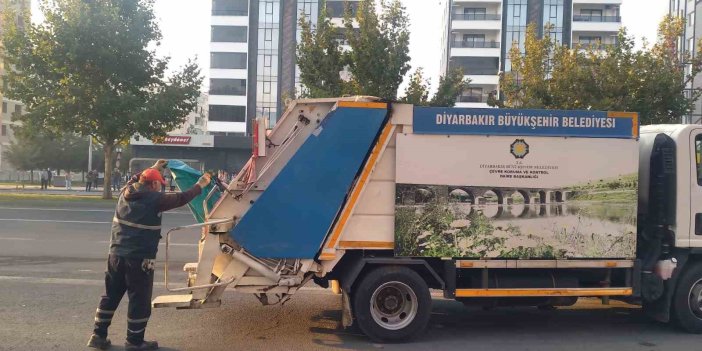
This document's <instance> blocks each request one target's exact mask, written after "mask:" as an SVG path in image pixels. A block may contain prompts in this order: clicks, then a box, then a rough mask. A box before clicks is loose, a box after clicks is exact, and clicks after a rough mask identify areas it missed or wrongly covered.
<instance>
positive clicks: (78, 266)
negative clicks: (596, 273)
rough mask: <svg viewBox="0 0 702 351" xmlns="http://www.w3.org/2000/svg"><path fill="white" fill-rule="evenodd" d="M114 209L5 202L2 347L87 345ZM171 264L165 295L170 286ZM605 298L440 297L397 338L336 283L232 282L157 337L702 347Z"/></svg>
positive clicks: (326, 345) (118, 332) (192, 344)
mask: <svg viewBox="0 0 702 351" xmlns="http://www.w3.org/2000/svg"><path fill="white" fill-rule="evenodd" d="M111 218H112V206H111V205H110V204H109V203H107V204H105V203H102V202H98V201H78V202H61V201H44V202H40V201H12V202H2V201H0V350H23V351H24V350H82V349H84V346H83V345H84V343H85V342H86V341H87V339H88V336H89V334H90V331H91V326H92V319H93V317H94V312H95V308H96V304H97V300H98V298H99V296H100V294H101V292H102V289H103V288H102V278H103V270H104V267H105V262H104V259H105V256H106V252H107V240H108V239H109V226H110V225H109V222H110V220H111ZM192 221H193V219H192V216H191V215H190V214H189V213H188V212H186V210H182V209H181V210H177V211H174V212H169V213H166V214H164V227H166V228H168V227H173V226H177V225H184V224H190V223H192ZM197 237H198V233H197V231H195V230H192V231H189V232H184V233H181V234H180V235H179V236H178V237H176V238H175V239H174V243H175V244H176V246H174V248H173V250H174V251H173V257H174V261H177V262H178V263H177V264H174V267H173V269H172V272H173V274H174V276H175V277H176V278H175V279H176V280H177V281H181V279H183V278H184V275H183V273H182V272H179V270H180V267H182V263H184V262H188V261H192V260H194V259H195V258H196V246H195V243H196V241H197ZM162 254H163V250H161V251H160V252H159V255H160V256H161V257H159V259H162ZM162 269H163V267H162V266H160V267H158V268H157V276H156V281H157V283H156V286H155V291H154V294H155V295H160V294H165V293H166V292H165V289H164V286H163V283H162V281H163V275H162ZM124 302H126V297H125V301H124ZM596 302H597V301H596V300H586V301H584V302H583V303H580V304H578V305H576V306H575V307H574V308H568V309H559V310H556V311H539V310H537V309H533V308H504V309H497V310H492V311H482V310H480V309H470V308H466V307H464V306H463V305H462V304H459V303H456V302H453V301H446V300H442V299H435V301H434V305H433V306H434V307H433V314H432V318H431V322H430V326H429V328H428V331H427V333H426V334H424V335H422V336H421V337H419V338H418V339H417V340H415V341H414V342H413V343H410V344H402V345H390V344H375V343H372V342H370V341H369V340H368V339H366V338H365V337H364V336H363V335H361V333H360V332H359V331H358V330H357V329H355V328H353V327H352V328H350V329H344V328H342V327H341V325H340V317H341V314H340V311H339V309H340V299H339V297H338V296H337V295H333V294H331V293H330V292H329V291H328V290H323V289H317V288H307V289H305V290H304V291H301V292H300V293H299V294H298V295H296V296H295V297H293V299H292V300H290V301H289V302H288V303H287V304H285V305H284V306H266V307H264V306H261V305H260V304H259V303H258V301H257V300H256V299H255V298H254V297H253V296H250V295H240V294H234V293H231V292H228V293H225V296H224V298H223V306H222V307H221V308H218V309H211V310H199V311H183V310H171V309H157V310H154V312H153V315H152V318H151V321H150V323H149V327H148V329H147V338H155V339H157V340H159V342H160V344H161V345H162V349H163V350H196V351H197V350H203V351H204V350H355V349H362V350H377V349H384V350H426V349H429V348H431V349H435V350H490V351H494V350H588V351H590V350H618V351H625V350H637V351H649V350H697V349H699V345H700V341H702V336H697V335H688V334H684V333H681V332H679V331H678V330H676V329H675V328H672V327H669V326H666V325H662V324H658V323H654V322H650V321H648V320H647V319H646V318H644V317H643V315H642V313H641V311H640V310H639V309H635V308H630V307H627V306H623V305H617V306H614V307H603V306H600V305H598V304H597V303H596ZM125 307H126V303H123V305H122V306H121V307H120V309H119V310H118V311H117V313H116V315H115V319H114V322H113V327H112V328H111V339H112V340H113V343H114V344H115V346H116V347H113V349H114V350H123V347H122V343H123V340H124V337H125V327H126V308H125ZM586 307H593V308H595V309H588V308H586Z"/></svg>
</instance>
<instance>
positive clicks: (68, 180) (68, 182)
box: [66, 170, 73, 190]
mask: <svg viewBox="0 0 702 351" xmlns="http://www.w3.org/2000/svg"><path fill="white" fill-rule="evenodd" d="M71 178H73V173H71V170H67V171H66V190H73V189H72V188H71V181H72V180H73V179H71Z"/></svg>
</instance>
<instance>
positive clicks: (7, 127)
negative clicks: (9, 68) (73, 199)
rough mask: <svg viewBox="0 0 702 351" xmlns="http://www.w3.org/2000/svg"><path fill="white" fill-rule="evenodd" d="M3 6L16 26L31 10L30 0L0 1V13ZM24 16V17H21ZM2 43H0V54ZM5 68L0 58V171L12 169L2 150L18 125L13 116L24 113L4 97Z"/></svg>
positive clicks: (16, 103)
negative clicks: (13, 12)
mask: <svg viewBox="0 0 702 351" xmlns="http://www.w3.org/2000/svg"><path fill="white" fill-rule="evenodd" d="M5 5H8V6H10V7H11V8H13V9H14V11H15V12H16V13H17V17H16V18H15V21H16V23H17V24H18V25H20V26H22V25H23V23H24V20H25V18H27V17H29V11H30V9H31V6H30V0H8V1H0V13H3V12H4V10H5ZM23 14H24V15H23ZM2 20H3V18H0V33H2V27H3V23H2ZM1 47H2V43H1V42H0V52H1V51H2V50H1ZM4 76H5V68H4V66H3V59H2V57H0V81H1V83H0V87H2V88H1V89H0V100H2V113H1V114H0V171H4V170H9V169H11V168H12V165H10V164H9V163H7V162H3V149H4V148H5V147H7V146H8V145H10V143H11V142H12V141H13V140H14V133H13V131H12V126H13V125H16V124H18V122H13V121H12V115H13V114H21V113H23V111H24V105H23V104H22V103H21V102H19V101H14V100H10V99H7V97H5V95H4V91H5V90H6V89H7V81H6V80H5V79H4Z"/></svg>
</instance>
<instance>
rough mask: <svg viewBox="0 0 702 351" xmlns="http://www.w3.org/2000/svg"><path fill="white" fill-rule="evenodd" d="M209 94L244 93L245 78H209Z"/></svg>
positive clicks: (241, 94)
mask: <svg viewBox="0 0 702 351" xmlns="http://www.w3.org/2000/svg"><path fill="white" fill-rule="evenodd" d="M210 94H211V95H240V96H244V95H246V79H218V78H212V79H210Z"/></svg>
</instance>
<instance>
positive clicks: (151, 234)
mask: <svg viewBox="0 0 702 351" xmlns="http://www.w3.org/2000/svg"><path fill="white" fill-rule="evenodd" d="M131 190H133V189H131ZM125 193H126V191H125V192H123V193H122V194H121V195H120V197H119V200H118V201H117V208H116V209H115V215H114V217H113V218H112V237H111V240H110V253H112V254H115V255H117V256H122V257H128V258H141V259H145V258H148V259H155V258H156V252H157V251H158V242H159V240H160V239H161V212H160V211H159V201H160V199H161V196H163V195H162V193H161V192H157V191H136V192H132V193H130V194H129V196H128V199H126V198H125V195H124V194H125Z"/></svg>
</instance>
